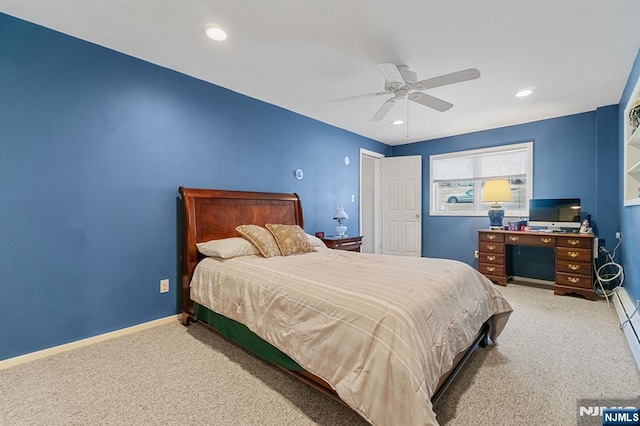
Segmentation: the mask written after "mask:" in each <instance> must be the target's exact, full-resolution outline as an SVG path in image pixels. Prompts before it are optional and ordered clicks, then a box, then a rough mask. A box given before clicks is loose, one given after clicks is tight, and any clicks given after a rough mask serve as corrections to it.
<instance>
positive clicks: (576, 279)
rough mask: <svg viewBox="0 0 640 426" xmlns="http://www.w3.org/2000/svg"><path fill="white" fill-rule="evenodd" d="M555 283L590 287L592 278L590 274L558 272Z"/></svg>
mask: <svg viewBox="0 0 640 426" xmlns="http://www.w3.org/2000/svg"><path fill="white" fill-rule="evenodd" d="M556 284H560V285H565V286H569V287H580V288H592V287H593V280H592V279H591V275H579V274H567V273H564V272H558V273H557V274H556Z"/></svg>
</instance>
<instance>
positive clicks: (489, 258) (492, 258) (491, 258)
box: [487, 256, 496, 262]
mask: <svg viewBox="0 0 640 426" xmlns="http://www.w3.org/2000/svg"><path fill="white" fill-rule="evenodd" d="M487 260H488V261H490V262H493V261H494V260H496V257H495V256H487Z"/></svg>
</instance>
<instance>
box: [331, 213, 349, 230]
mask: <svg viewBox="0 0 640 426" xmlns="http://www.w3.org/2000/svg"><path fill="white" fill-rule="evenodd" d="M347 219H349V215H348V214H347V212H346V211H344V207H342V206H340V207H338V210H336V212H335V213H334V214H333V220H337V221H338V226H336V232H337V234H338V237H345V236H346V234H347V227H346V226H344V225H343V223H344V221H345V220H347Z"/></svg>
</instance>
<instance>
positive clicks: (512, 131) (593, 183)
mask: <svg viewBox="0 0 640 426" xmlns="http://www.w3.org/2000/svg"><path fill="white" fill-rule="evenodd" d="M617 111H618V107H617V105H613V106H609V107H603V108H598V110H596V111H591V112H586V113H582V114H576V115H570V116H565V117H560V118H554V119H549V120H542V121H536V122H533V123H527V124H521V125H517V126H509V127H503V128H499V129H493V130H487V131H482V132H475V133H469V134H464V135H459V136H452V137H447V138H442V139H435V140H431V141H426V142H419V143H413V144H407V145H402V146H394V147H393V148H392V153H393V155H394V156H397V155H422V162H423V164H422V167H423V176H424V181H425V184H424V185H423V186H422V188H423V195H422V197H423V198H422V199H423V201H424V203H423V218H424V221H423V227H422V229H423V237H422V254H423V255H424V256H430V257H447V258H452V259H458V260H461V261H463V262H467V263H469V264H473V263H474V259H473V253H474V251H475V250H476V248H477V238H478V234H477V231H478V229H486V228H487V226H488V218H487V217H486V216H477V217H444V216H429V205H428V202H427V201H428V200H429V199H430V193H431V188H430V187H429V184H428V179H429V156H430V155H434V154H442V153H447V152H452V151H462V150H468V149H477V148H487V147H492V146H496V145H504V144H511V143H520V142H527V141H533V158H534V163H533V169H534V171H533V173H534V181H533V196H534V197H536V198H580V199H581V201H582V211H584V212H586V213H590V214H591V219H592V223H593V224H594V227H595V229H596V230H597V233H598V235H599V237H600V238H604V239H605V240H606V241H607V242H613V241H614V236H615V232H616V231H619V230H620V220H619V216H618V209H617V207H616V206H618V205H619V204H620V203H619V202H618V200H619V196H618V195H617V194H618V192H619V191H618V181H619V177H618V171H617V170H618V168H617V167H618V166H617V164H618V150H617V143H618V121H617V120H618V114H617ZM612 202H613V204H610V203H612ZM443 241H455V242H456V244H443ZM522 250H526V251H527V252H530V250H527V249H525V248H523V249H522ZM540 255H542V256H544V254H543V253H540ZM526 258H527V259H528V261H527V262H519V261H518V259H517V254H516V253H514V267H516V266H517V265H519V264H522V267H524V268H528V269H529V270H522V271H515V272H516V275H523V276H530V277H535V278H541V279H551V280H553V279H554V278H553V274H552V276H551V277H549V276H547V274H545V271H541V275H539V276H536V275H533V274H531V273H530V272H533V271H535V270H537V269H540V268H539V267H538V265H537V264H533V263H531V262H530V259H532V257H530V256H528V255H527V256H526ZM523 259H524V257H523ZM553 259H554V258H553V255H551V257H550V258H549V259H548V260H550V261H551V262H553ZM542 269H544V268H542ZM548 270H551V271H553V264H551V268H550V269H549V268H547V272H548Z"/></svg>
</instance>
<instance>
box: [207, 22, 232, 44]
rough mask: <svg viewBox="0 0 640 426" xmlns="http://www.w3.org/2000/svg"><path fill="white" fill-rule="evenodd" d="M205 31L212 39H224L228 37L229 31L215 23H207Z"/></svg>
mask: <svg viewBox="0 0 640 426" xmlns="http://www.w3.org/2000/svg"><path fill="white" fill-rule="evenodd" d="M204 32H205V33H206V34H207V37H209V38H210V39H211V40H215V41H224V40H226V39H227V33H226V32H225V30H223V29H222V28H220V27H219V26H217V25H215V24H207V25H205V27H204Z"/></svg>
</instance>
